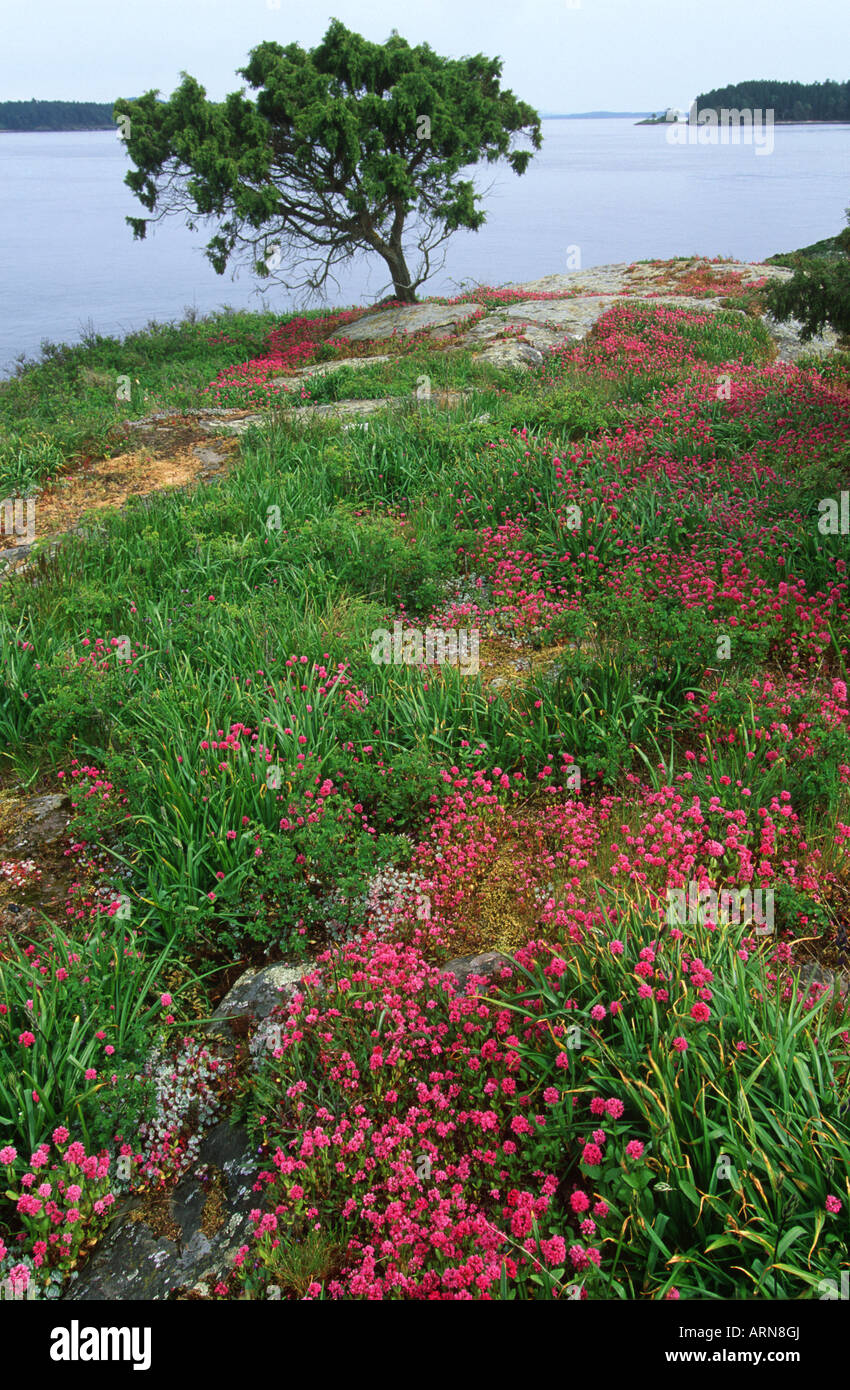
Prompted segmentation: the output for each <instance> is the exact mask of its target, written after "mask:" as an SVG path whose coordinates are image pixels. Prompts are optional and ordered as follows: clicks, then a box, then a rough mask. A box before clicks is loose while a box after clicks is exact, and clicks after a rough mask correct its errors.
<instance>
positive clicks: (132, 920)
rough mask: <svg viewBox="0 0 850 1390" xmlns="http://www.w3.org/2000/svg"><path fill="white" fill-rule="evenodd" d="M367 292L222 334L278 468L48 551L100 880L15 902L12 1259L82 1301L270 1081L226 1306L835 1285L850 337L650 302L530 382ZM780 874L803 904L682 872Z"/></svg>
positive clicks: (56, 759) (248, 453)
mask: <svg viewBox="0 0 850 1390" xmlns="http://www.w3.org/2000/svg"><path fill="white" fill-rule="evenodd" d="M758 288H759V287H758V285H756V286H755V287H752V286H751V287H750V289H749V290H748V296H749V297H747V296H743V297H742V298H741V302H742V303H744V304H745V305H746V306H748V307H751V306H752V295H753V294H754V293H755V292H757V290H758ZM711 291H713V292H714V293H715V294H717V293H722V294H724V295H727V296H729V297H730V299H731V301H733V302H736V303H737V302H738V301H737V298H736V293H738V292H740V285H738V283H737V282H736V280H735V276H734V275H733V274H732V273H731V272H729V271H728V270H725V269H724V267H723V265H722V263H718V264H717V265H714V264H712V265H711V266H710V267H709V268H708V269H703V271H702V272H701V273H700V275H699V276H694V277H693V278H692V281H689V282H688V283H687V285H686V292H687V293H688V294H689V295H691V296H692V297H696V298H699V297H701V295H702V294H703V293H709V292H711ZM511 294H512V292H511V291H505V292H500V291H496V290H480V291H476V292H475V296H477V299H478V300H479V301H480V303H481V305H482V312H483V309H484V307H493V306H495V305H498V304H503V303H510V302H511ZM475 296H473V297H475ZM524 297H525V298H528V295H527V294H526V295H525V296H524ZM540 298H544V296H540ZM355 317H356V313H355V311H345V312H342V313H336V314H332V315H331V314H329V315H325V316H321V315H312V316H310V317H309V318H304V317H297V316H293V317H292V318H290V319H288V320H284V321H280V322H276V323H275V324H274V325H273V326H269V325H264V330H265V331H264V335H263V336H262V337H258V339H257V340H256V341H255V340H253V339H252V340H250V341H248V340H246V341H245V342H243V341H242V340H241V339H239V340H238V341H236V342H231V343H227V342H226V341H224V342H219V341H218V340H217V341H216V351H217V353H222V355H221V356H218V357H217V359H216V362H215V364H214V366H213V367H211V368H210V370H209V371H208V374H207V375H206V376H205V378H204V380H203V382H202V384H201V385H200V386H199V388H198V392H197V398H198V399H199V400H203V402H204V403H206V404H210V403H212V404H215V405H216V406H219V405H220V406H222V407H226V406H235V405H239V406H254V407H258V406H262V407H263V408H264V409H265V410H266V414H265V416H264V424H263V425H262V426H261V427H256V428H253V429H251V430H250V431H248V432H247V433H246V434H245V436H244V437H243V440H242V443H241V447H240V453H239V458H238V462H237V463H236V464H235V466H234V467H233V468H232V469H231V470H230V471H229V472H228V473H227V474H226V475H224V476H222V477H221V478H220V479H217V480H215V481H213V482H209V483H202V484H199V485H198V486H197V487H195V488H194V489H192V490H189V491H184V492H179V493H178V492H170V493H169V492H163V493H159V494H155V495H151V496H149V497H147V498H145V499H143V500H141V499H133V500H131V502H130V503H129V505H128V506H127V507H126V508H125V509H124V510H122V511H121V512H117V513H106V512H100V513H99V515H98V521H99V529H98V531H97V534H96V535H89V536H87V537H86V536H81V535H75V536H70V537H69V538H68V539H67V541H66V543H65V544H63V546H62V547H61V548H59V549H58V550H57V551H56V552H55V554H53V555H52V556H51V557H50V558H49V559H46V560H44V561H43V562H42V563H41V565H40V567H39V569H38V571H37V573H31V574H29V576H23V577H19V578H16V579H14V580H12V581H9V582H7V583H5V584H4V585H3V586H2V588H0V663H2V664H1V665H0V679H2V698H1V699H0V734H2V739H3V747H4V751H5V754H6V764H7V767H8V773H7V781H11V780H14V779H15V778H21V779H23V776H24V773H25V772H26V775H27V777H28V778H29V779H30V781H34V779H35V778H36V777H39V778H40V779H41V780H40V782H39V785H40V786H43V787H45V788H46V789H49V790H52V791H56V790H65V791H66V792H67V794H68V796H69V805H70V813H69V814H70V825H69V828H68V836H67V840H66V843H65V845H64V850H63V854H64V857H65V859H66V860H67V866H68V872H67V875H66V877H67V891H66V893H65V899H64V909H63V912H62V914H60V915H59V916H58V917H57V919H56V920H51V919H50V918H49V917H48V916H47V915H45V914H42V918H43V920H42V922H41V924H40V925H39V926H38V927H37V929H33V930H32V931H30V932H28V933H27V935H26V937H24V936H23V935H22V934H21V933H20V932H19V931H16V930H15V927H14V922H13V919H12V918H11V917H10V916H9V915H8V914H6V915H3V902H4V901H5V898H4V897H0V923H1V924H2V926H0V932H2V934H0V1278H3V1279H12V1280H13V1281H17V1283H18V1284H21V1285H22V1286H23V1287H27V1285H29V1284H32V1286H33V1287H34V1288H36V1289H37V1290H38V1296H45V1295H46V1294H51V1296H52V1293H51V1290H52V1291H54V1292H55V1290H56V1289H57V1288H58V1287H60V1286H61V1284H62V1281H63V1280H64V1279H65V1278H66V1276H67V1273H68V1271H69V1270H70V1269H71V1268H72V1267H73V1266H74V1265H75V1264H79V1263H80V1262H81V1261H83V1260H84V1258H85V1256H86V1253H87V1252H88V1251H89V1250H90V1249H91V1248H92V1247H93V1245H94V1244H95V1243H96V1241H97V1239H98V1238H99V1236H100V1234H101V1231H102V1228H103V1225H104V1222H105V1220H106V1219H107V1217H108V1215H109V1208H110V1206H111V1205H112V1203H113V1201H114V1197H115V1194H116V1193H119V1192H121V1191H126V1190H132V1189H133V1188H134V1187H139V1186H145V1187H151V1186H153V1187H161V1188H164V1189H168V1187H169V1185H170V1184H173V1183H174V1181H175V1180H176V1179H177V1178H178V1177H179V1175H180V1174H181V1173H183V1172H185V1171H186V1170H187V1168H188V1167H189V1166H190V1164H191V1162H192V1161H193V1158H194V1157H195V1156H196V1152H197V1133H198V1132H199V1129H200V1128H202V1127H203V1125H204V1124H209V1123H210V1122H211V1121H212V1119H213V1118H221V1117H222V1116H224V1115H230V1116H231V1117H232V1118H233V1119H238V1120H240V1121H242V1123H244V1124H245V1125H246V1126H247V1129H248V1133H249V1135H250V1137H251V1140H252V1142H253V1143H254V1145H255V1148H256V1152H257V1171H256V1180H255V1184H254V1194H255V1199H256V1201H255V1207H254V1209H253V1211H252V1213H251V1226H252V1232H251V1234H250V1238H249V1239H248V1241H247V1243H246V1244H244V1245H243V1246H242V1247H241V1249H240V1250H239V1253H238V1255H237V1257H236V1260H235V1262H234V1263H233V1264H232V1266H231V1267H229V1268H227V1269H222V1270H221V1271H220V1279H219V1282H218V1283H217V1284H216V1285H215V1287H214V1288H213V1289H211V1290H210V1291H209V1292H208V1294H207V1295H206V1296H208V1297H210V1298H212V1299H222V1300H226V1299H236V1298H239V1299H245V1298H248V1299H265V1298H268V1297H269V1296H273V1297H282V1298H285V1299H299V1300H305V1299H306V1300H341V1299H369V1300H382V1299H407V1300H411V1299H413V1300H455V1299H485V1300H502V1299H545V1300H549V1299H580V1300H601V1299H619V1300H646V1299H650V1300H659V1299H663V1300H675V1299H708V1300H724V1299H757V1300H773V1299H786V1298H789V1299H818V1298H820V1297H822V1296H823V1291H824V1289H825V1288H831V1287H838V1286H839V1285H840V1282H841V1279H842V1274H844V1277H845V1281H846V1277H847V1274H846V1272H847V1271H848V1269H850V1241H848V1236H850V1011H848V1005H847V999H846V981H847V972H848V971H850V946H848V939H847V926H848V920H849V919H850V872H848V868H847V860H846V850H847V844H848V840H850V703H848V679H850V678H848V649H850V589H848V571H847V564H848V557H850V537H848V536H847V535H845V534H842V533H841V528H840V527H838V528H835V527H833V528H830V527H829V526H825V525H824V524H823V517H824V510H825V508H824V503H825V501H826V500H827V499H833V500H835V501H836V502H837V501H838V500H839V499H840V497H841V494H842V490H843V489H845V490H846V487H847V482H848V478H850V413H848V402H850V392H849V391H848V385H850V360H848V356H847V354H843V353H837V354H836V355H835V356H834V358H833V359H831V361H830V363H829V366H828V368H823V367H822V366H821V365H820V364H819V363H818V362H817V361H815V359H811V360H807V359H805V358H803V359H801V361H800V362H799V363H795V364H790V363H786V362H781V361H778V360H777V359H776V354H775V348H774V346H773V343H772V340H771V339H770V336H769V334H768V332H767V329H766V327H765V325H764V323H763V321H762V319H761V318H760V317H759V316H758V314H757V313H756V314H754V313H751V312H742V311H736V310H732V309H726V310H720V311H718V310H717V309H712V310H708V309H706V310H705V312H703V311H702V309H701V308H698V309H695V308H693V307H691V308H688V309H684V308H676V307H671V306H670V305H668V304H664V305H661V304H653V303H652V297H651V296H650V298H648V299H646V300H643V301H641V302H637V301H635V302H634V303H622V302H621V303H619V304H618V305H616V306H615V307H614V308H612V309H611V310H610V311H609V312H607V313H605V314H604V315H603V317H602V318H601V319H600V320H599V321H598V323H597V324H596V325H595V327H594V329H593V330H592V331H591V333H590V334H589V335H588V336H587V338H586V339H585V340H583V341H582V342H579V343H577V344H569V345H567V346H564V347H560V348H556V349H553V350H551V351H549V352H548V353H547V354H546V358H545V361H544V363H543V365H542V366H540V367H536V368H532V369H530V370H527V371H520V370H519V369H507V368H504V369H499V370H497V369H496V368H495V367H493V366H492V365H489V366H485V365H484V364H479V363H477V362H476V360H475V358H474V356H473V354H472V353H471V352H470V351H469V349H468V348H467V347H465V346H463V345H462V344H461V343H460V341H459V340H458V339H455V338H452V337H451V336H449V337H447V338H445V339H441V340H440V341H439V342H436V343H435V342H433V341H430V342H429V341H428V340H427V338H417V339H415V340H413V341H408V342H405V343H403V344H398V345H397V344H396V343H395V341H393V342H392V343H391V345H390V346H389V347H387V344H386V343H382V344H380V345H376V344H374V343H372V344H369V343H368V342H367V343H365V344H364V343H363V342H362V341H358V342H357V343H356V344H355V343H349V342H347V341H346V338H345V332H346V326H347V324H349V323H350V322H351V321H352V320H353V319H354V318H355ZM240 345H241V346H243V347H244V348H245V353H244V357H243V360H239V354H238V352H237V348H238V347H239V346H240ZM249 348H250V350H249ZM228 351H229V352H230V353H231V354H232V356H230V358H229V360H228V358H227V352H228ZM368 353H373V354H378V353H384V354H385V355H386V356H388V357H389V359H390V360H389V361H386V362H378V363H375V364H370V365H367V366H364V367H362V368H360V369H358V370H357V371H354V370H353V369H351V368H350V366H349V367H343V368H342V369H341V371H340V374H339V375H340V380H341V381H342V383H343V384H342V385H341V384H340V381H338V382H337V383H336V385H333V384H331V383H333V382H334V377H335V375H336V374H334V373H328V374H325V375H322V376H317V377H315V378H310V379H305V378H303V377H298V376H296V375H295V373H296V371H297V370H298V369H299V368H301V367H303V366H304V365H306V364H311V363H316V364H319V363H321V364H332V363H333V361H334V360H342V359H348V358H352V357H356V356H358V355H368ZM343 373H347V375H345V376H344V377H343ZM423 373H425V374H427V375H428V377H429V379H433V381H434V383H435V384H436V385H439V386H445V387H446V388H449V387H451V388H455V387H462V388H463V395H462V397H461V398H459V399H457V400H456V401H454V402H453V403H451V404H450V405H449V406H447V407H446V408H437V407H435V406H432V405H430V404H421V403H420V404H417V403H416V402H415V401H411V403H410V404H409V405H408V406H407V407H406V408H405V409H403V410H399V411H394V412H392V413H387V414H386V415H375V416H373V417H372V418H371V419H370V421H369V427H368V429H364V428H347V427H346V425H345V424H344V423H343V421H341V420H338V419H334V418H333V417H332V416H329V417H326V418H322V419H315V420H310V421H308V422H306V423H305V422H299V425H298V428H294V427H293V425H292V424H291V423H290V420H289V418H288V416H287V412H286V409H284V408H283V407H282V406H281V402H280V400H279V399H278V398H279V397H281V396H282V397H287V396H288V397H291V398H292V400H291V405H292V408H293V409H294V410H295V411H296V412H298V411H299V410H300V409H301V406H302V405H303V404H304V403H305V402H309V401H316V400H322V401H326V402H327V401H333V400H335V399H337V398H338V397H339V396H340V395H341V394H345V395H352V396H353V395H359V396H361V397H363V398H365V397H368V396H379V395H390V396H391V395H398V396H406V397H408V398H409V397H410V396H411V392H412V391H413V390H414V388H415V385H416V382H417V379H418V378H419V377H420V376H421V374H423ZM355 381H356V385H355ZM171 384H172V385H173V383H171ZM349 388H350V389H349ZM158 389H163V390H164V389H165V387H164V385H163V382H162V380H161V379H160V381H159V388H158ZM168 389H170V386H169V388H168ZM179 390H180V391H183V390H184V387H183V386H181V387H180V388H179ZM308 390H309V392H310V395H309V397H308V396H307V395H306V392H307V391H308ZM180 399H181V401H182V399H183V398H182V396H181V397H180ZM399 621H401V622H402V623H404V624H409V625H410V626H413V627H416V628H417V629H426V628H428V627H431V628H436V629H439V630H440V631H454V630H456V629H461V628H464V629H474V630H476V631H477V632H478V633H480V649H481V664H480V669H478V670H476V671H467V670H462V669H460V668H459V667H458V665H457V664H455V665H452V664H447V663H444V664H442V665H434V664H430V665H428V664H426V663H425V662H422V663H420V664H416V663H415V662H407V663H398V662H393V661H388V662H386V663H384V664H380V663H376V662H375V661H374V660H373V659H372V646H373V643H372V640H371V634H372V633H373V631H374V630H375V629H386V630H392V628H393V624H394V623H397V622H399ZM494 673H496V676H495V677H494ZM3 854H4V858H3V862H2V864H0V880H2V881H5V882H6V883H7V884H8V885H9V887H8V892H11V891H12V890H14V891H16V892H18V893H19V894H23V895H24V896H26V894H27V893H30V894H34V895H36V896H37V894H38V891H39V883H38V881H37V879H36V877H35V875H36V874H37V873H38V872H39V870H38V865H37V864H36V863H34V862H33V861H32V859H31V856H30V855H27V856H25V857H22V858H21V860H20V861H16V860H14V859H13V858H12V857H11V856H10V857H9V858H7V857H6V854H7V852H6V851H5V850H4V851H3ZM3 891H4V892H5V893H6V896H8V892H7V890H5V889H4V890H3ZM742 891H745V892H747V893H749V895H750V899H751V900H752V899H757V900H758V901H760V902H769V904H770V913H769V916H767V917H766V918H765V917H764V916H757V915H754V914H752V913H750V914H749V915H747V914H746V913H743V914H738V915H736V916H734V917H733V918H732V920H729V919H728V917H724V916H722V915H721V914H720V913H716V912H714V911H713V909H712V908H711V907H707V908H703V909H701V910H699V911H697V912H696V913H693V912H691V913H689V914H688V915H687V917H686V918H685V919H682V918H681V915H679V916H677V915H676V914H675V913H674V912H673V911H672V910H671V902H673V901H675V900H676V898H675V895H676V894H677V893H678V894H680V895H682V900H683V901H691V900H692V899H693V897H694V896H696V898H697V899H698V900H699V901H702V899H701V898H700V895H701V894H704V895H707V896H708V898H709V900H710V901H715V900H716V899H717V895H721V894H725V895H726V897H727V898H728V899H732V898H734V897H735V895H738V894H740V893H741V892H742ZM711 894H714V898H711ZM721 901H722V898H721ZM494 951H497V952H499V953H500V954H501V958H500V959H499V960H497V961H496V965H495V968H493V965H492V957H491V958H490V961H491V968H490V969H489V970H488V972H487V978H484V976H483V975H478V974H473V975H472V976H470V977H468V978H465V979H463V982H462V983H460V982H459V981H458V978H457V977H456V976H455V975H453V974H451V973H446V970H445V967H446V965H447V964H448V963H449V962H450V961H453V960H456V959H457V958H458V957H474V956H477V955H479V954H481V953H488V952H494ZM276 961H287V962H293V963H300V964H302V966H303V978H302V983H301V986H300V987H299V988H298V990H297V992H295V993H294V995H293V997H291V998H290V999H289V1000H288V1002H287V1003H286V1004H281V1006H280V1007H279V1008H278V1009H277V1010H276V1011H275V1014H274V1016H273V1020H272V1021H273V1024H274V1028H273V1030H272V1032H271V1034H270V1035H269V1036H270V1041H269V1042H268V1045H265V1046H264V1047H263V1048H262V1049H261V1050H260V1052H259V1055H257V1054H256V1051H255V1052H253V1053H252V1051H251V1049H250V1048H249V1047H248V1046H246V1045H245V1041H244V1039H239V1038H237V1041H236V1048H235V1056H233V1057H228V1058H227V1059H222V1058H221V1057H219V1056H217V1055H216V1053H215V1050H214V1047H213V1046H212V1044H208V1043H207V1042H206V1041H205V1037H204V1034H203V1032H202V1029H201V1027H200V1023H201V1021H202V1020H203V1019H204V1018H205V1017H207V1016H209V1014H211V1013H212V1012H213V1010H214V1007H215V1005H216V1004H217V1002H218V1001H219V999H220V998H221V995H222V993H223V992H224V989H225V987H226V983H232V981H233V979H234V978H235V977H236V974H238V973H239V971H238V970H234V966H239V967H241V968H243V969H244V968H247V967H248V966H250V965H259V966H261V965H264V964H267V963H270V962H276ZM4 1174H5V1178H4ZM830 1281H832V1283H830ZM270 1290H273V1291H274V1292H273V1293H271V1294H270V1292H269V1291H270Z"/></svg>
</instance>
